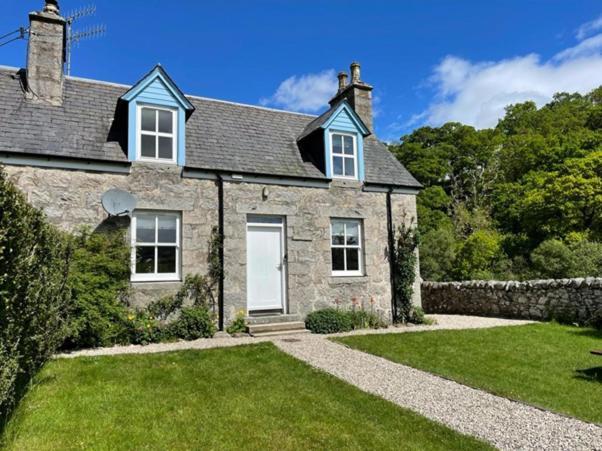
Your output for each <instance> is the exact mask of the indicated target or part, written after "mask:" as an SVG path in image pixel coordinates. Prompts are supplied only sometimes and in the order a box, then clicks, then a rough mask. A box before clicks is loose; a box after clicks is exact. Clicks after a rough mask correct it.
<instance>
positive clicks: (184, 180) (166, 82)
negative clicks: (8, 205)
mask: <svg viewBox="0 0 602 451" xmlns="http://www.w3.org/2000/svg"><path fill="white" fill-rule="evenodd" d="M29 17H30V30H29V46H28V55H27V67H26V69H16V68H7V67H2V68H0V163H1V164H2V165H3V166H4V169H5V171H6V172H7V173H8V175H9V177H10V179H11V180H12V181H13V182H14V183H15V184H16V185H17V186H18V187H19V188H20V189H21V190H22V191H23V192H24V193H25V194H26V195H27V197H28V199H29V201H30V202H31V203H32V204H33V205H34V206H36V207H39V208H41V209H43V210H44V212H45V213H46V215H47V216H48V218H49V220H50V221H52V222H53V223H55V224H57V225H58V226H60V227H63V228H65V229H67V230H75V229H77V228H78V227H80V226H82V225H89V226H91V227H93V228H96V227H99V226H100V225H101V224H102V223H103V222H104V221H106V220H107V218H108V214H107V212H106V211H105V210H104V209H103V206H102V204H101V196H102V195H103V194H104V193H106V192H107V191H108V190H111V189H118V190H121V191H126V192H127V193H130V194H131V195H132V196H134V197H135V199H136V207H135V210H133V211H131V212H124V213H128V215H127V216H126V218H125V220H124V221H123V222H124V223H125V226H127V228H128V237H129V240H130V242H131V250H132V251H131V269H132V276H131V284H132V288H133V293H134V296H133V298H134V302H135V304H136V305H138V306H144V305H145V304H147V303H149V302H150V301H151V300H153V299H156V298H158V297H159V296H162V295H164V294H166V293H169V292H173V291H175V290H177V288H178V287H179V285H180V283H181V281H182V279H183V277H185V276H186V275H187V274H193V273H201V274H202V273H205V272H206V271H207V268H208V263H207V260H208V252H209V241H210V239H211V235H212V230H214V229H217V230H219V232H221V236H222V237H223V243H224V244H223V251H222V252H221V253H220V254H221V255H220V261H221V265H222V268H223V280H222V281H221V284H220V290H219V291H220V293H219V322H220V326H221V327H223V326H224V324H228V322H229V321H231V320H232V319H233V317H234V315H235V314H236V312H237V311H239V310H243V311H245V312H246V314H247V316H248V317H249V319H250V321H253V319H254V318H257V317H259V318H262V319H261V321H268V322H269V321H271V322H276V323H280V322H286V321H291V320H299V319H302V318H303V317H304V316H305V315H306V314H307V313H308V312H311V311H312V310H315V309H318V308H322V307H326V306H332V305H334V303H335V301H338V302H339V303H341V304H343V305H345V304H347V305H348V304H350V303H351V301H352V299H355V300H356V301H357V302H358V303H364V304H366V305H367V304H368V302H370V300H372V303H373V304H374V305H375V308H377V309H378V310H380V311H381V312H382V313H383V315H385V317H388V318H390V316H391V294H392V289H391V287H392V279H391V268H390V259H389V250H390V245H389V244H390V243H391V242H392V239H393V236H392V231H393V230H394V229H395V228H396V227H397V226H398V225H399V224H400V223H401V221H411V220H414V219H415V217H416V207H415V197H416V194H417V193H418V190H419V188H420V184H419V183H418V182H417V181H416V180H415V179H414V178H413V177H412V175H411V174H410V173H409V172H408V171H407V170H406V169H405V168H404V167H403V166H402V165H401V164H400V163H399V162H398V161H397V160H396V159H395V157H394V156H393V155H392V154H391V153H390V152H389V151H388V150H387V147H386V146H385V145H384V144H382V143H381V142H379V141H378V139H377V138H376V137H375V136H374V133H373V124H372V94H371V93H372V87H371V86H370V85H368V84H366V83H365V82H363V81H362V79H361V76H360V66H359V64H357V63H353V64H352V65H351V78H350V80H349V81H348V78H347V77H348V76H347V74H346V73H341V74H339V88H338V92H336V93H333V98H332V100H331V101H330V106H329V108H328V109H327V110H326V112H325V113H323V114H322V115H320V116H317V117H316V116H310V115H306V114H300V113H294V112H288V111H280V110H275V109H269V108H262V107H258V106H251V105H242V104H238V103H233V102H226V101H221V100H215V99H208V98H204V97H197V96H190V95H185V94H184V93H182V92H181V91H180V89H178V86H177V85H176V83H175V82H174V80H172V79H171V78H170V77H169V75H168V74H167V72H166V71H165V69H164V68H162V67H161V66H156V67H155V68H153V69H152V70H151V71H150V72H149V73H147V74H146V75H145V76H144V77H142V79H141V80H140V81H139V82H137V83H136V84H135V85H134V86H124V85H118V84H114V83H107V82H102V81H95V80H85V79H80V78H75V77H66V76H64V75H63V73H64V71H63V65H64V58H65V25H66V22H65V19H64V18H63V17H61V15H60V12H59V8H58V4H57V1H56V0H54V1H50V0H48V1H46V5H45V7H44V9H43V10H42V11H40V12H33V13H31V14H30V16H29ZM325 109H326V106H325ZM419 279H420V278H419V277H417V281H416V289H415V296H416V299H415V302H416V303H419V302H420V298H419V296H420V290H419V283H420V280H419ZM266 317H267V318H266Z"/></svg>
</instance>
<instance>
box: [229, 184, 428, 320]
mask: <svg viewBox="0 0 602 451" xmlns="http://www.w3.org/2000/svg"><path fill="white" fill-rule="evenodd" d="M263 188H264V186H263V185H257V184H247V183H239V184H226V186H225V189H224V210H225V221H224V222H225V224H226V225H225V230H224V238H225V240H224V258H225V287H224V291H225V298H226V299H227V300H228V302H227V304H226V306H225V317H226V320H228V319H231V318H233V315H234V314H235V312H236V311H238V310H246V306H247V300H246V288H245V287H246V277H247V273H246V262H247V254H246V224H247V215H249V214H254V215H257V214H258V215H277V216H282V217H284V218H285V221H286V247H287V249H286V251H287V253H288V268H287V307H288V308H287V310H288V312H289V313H292V314H301V315H305V314H307V313H309V312H311V311H312V310H315V309H320V308H324V307H334V306H335V305H337V304H336V303H335V302H337V301H338V302H339V303H340V305H342V306H343V307H350V306H351V304H352V300H353V299H354V298H355V299H356V300H357V301H358V302H359V303H362V304H364V305H365V306H366V308H370V299H373V300H374V302H375V306H374V308H375V309H376V310H377V311H379V312H380V313H381V314H382V315H383V317H384V318H386V319H390V315H391V286H390V273H389V262H388V253H387V245H388V243H387V211H386V194H384V193H366V192H362V190H361V187H360V185H359V184H358V183H357V182H341V181H335V182H333V183H332V187H331V189H329V190H325V189H318V188H300V187H284V186H271V187H269V188H268V189H269V195H268V197H267V198H265V197H264V196H263ZM392 200H393V209H394V212H395V217H396V218H397V220H401V218H403V217H404V215H403V214H401V212H403V211H405V212H407V214H406V218H411V217H415V216H416V206H415V196H413V195H401V194H399V195H393V199H392ZM333 217H334V218H337V217H338V218H358V219H361V220H362V222H363V236H364V253H363V254H364V270H365V275H364V276H362V277H332V276H331V254H330V253H331V248H330V220H331V218H333ZM415 302H416V303H418V304H419V303H420V290H419V285H417V290H416V299H415Z"/></svg>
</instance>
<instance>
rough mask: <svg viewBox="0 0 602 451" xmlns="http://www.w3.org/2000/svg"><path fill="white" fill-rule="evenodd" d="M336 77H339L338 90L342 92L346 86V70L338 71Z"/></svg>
mask: <svg viewBox="0 0 602 451" xmlns="http://www.w3.org/2000/svg"><path fill="white" fill-rule="evenodd" d="M338 79H339V91H338V92H343V91H344V90H345V88H346V87H347V72H339V75H338Z"/></svg>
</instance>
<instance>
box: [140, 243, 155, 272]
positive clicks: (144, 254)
mask: <svg viewBox="0 0 602 451" xmlns="http://www.w3.org/2000/svg"><path fill="white" fill-rule="evenodd" d="M154 272H155V248H154V247H152V246H146V247H137V248H136V274H148V273H154Z"/></svg>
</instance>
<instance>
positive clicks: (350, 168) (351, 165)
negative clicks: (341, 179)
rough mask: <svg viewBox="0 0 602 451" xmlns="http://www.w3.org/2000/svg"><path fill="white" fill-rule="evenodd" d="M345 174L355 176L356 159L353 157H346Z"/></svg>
mask: <svg viewBox="0 0 602 451" xmlns="http://www.w3.org/2000/svg"><path fill="white" fill-rule="evenodd" d="M345 175H346V176H347V177H355V160H354V159H353V158H345Z"/></svg>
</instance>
